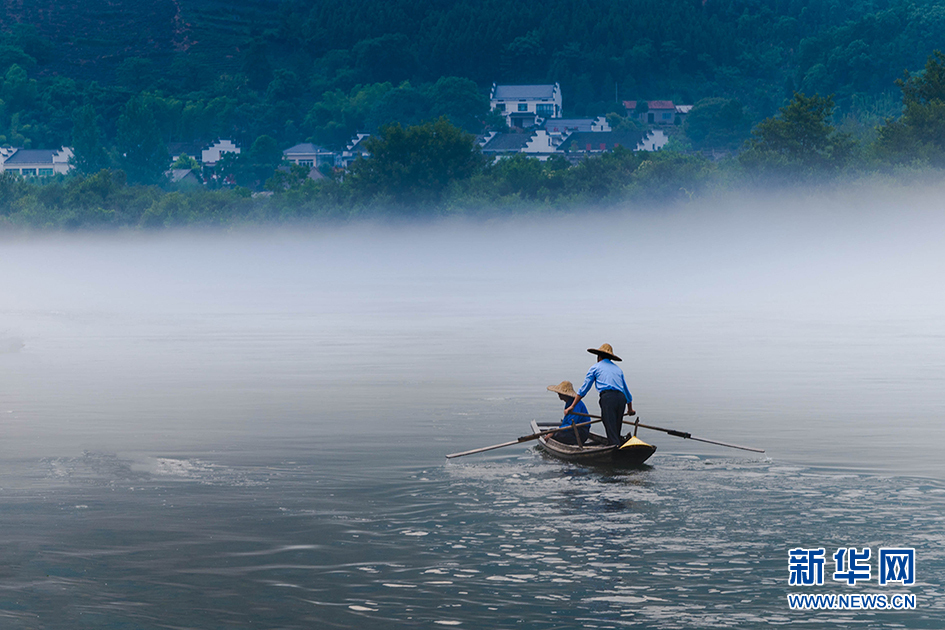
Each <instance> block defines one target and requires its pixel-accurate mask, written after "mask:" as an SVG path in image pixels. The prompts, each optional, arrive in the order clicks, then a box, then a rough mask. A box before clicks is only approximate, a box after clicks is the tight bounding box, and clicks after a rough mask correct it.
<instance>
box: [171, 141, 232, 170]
mask: <svg viewBox="0 0 945 630" xmlns="http://www.w3.org/2000/svg"><path fill="white" fill-rule="evenodd" d="M167 152H168V153H170V155H171V164H173V163H174V162H176V161H177V160H178V159H180V156H182V155H187V156H189V157H192V158H194V159H195V160H197V161H198V162H200V163H201V164H202V165H204V166H210V167H213V166H216V164H217V162H219V161H220V158H222V157H223V155H224V154H225V153H236V154H237V155H239V153H240V147H239V145H238V144H236V143H235V142H233V141H232V140H214V141H213V142H211V143H210V144H207V143H191V142H171V143H169V144H168V145H167Z"/></svg>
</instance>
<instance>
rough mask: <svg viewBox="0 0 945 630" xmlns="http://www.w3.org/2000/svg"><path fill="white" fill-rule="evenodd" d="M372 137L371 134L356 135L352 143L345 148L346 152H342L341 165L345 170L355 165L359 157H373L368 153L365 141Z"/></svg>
mask: <svg viewBox="0 0 945 630" xmlns="http://www.w3.org/2000/svg"><path fill="white" fill-rule="evenodd" d="M370 137H371V134H368V133H359V134H355V136H354V137H353V138H351V141H350V142H349V143H348V146H346V147H345V150H344V151H342V152H341V165H342V166H343V167H344V168H348V167H349V166H351V165H352V164H354V162H355V160H357V159H358V158H359V157H371V154H370V153H368V150H367V149H366V148H365V146H364V141H365V140H367V139H368V138H370Z"/></svg>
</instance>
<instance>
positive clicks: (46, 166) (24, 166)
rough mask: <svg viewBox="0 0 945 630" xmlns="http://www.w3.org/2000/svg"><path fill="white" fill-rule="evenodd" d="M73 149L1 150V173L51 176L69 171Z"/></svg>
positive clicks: (9, 148) (24, 175)
mask: <svg viewBox="0 0 945 630" xmlns="http://www.w3.org/2000/svg"><path fill="white" fill-rule="evenodd" d="M72 157H73V154H72V149H71V148H69V147H61V148H59V149H16V148H11V147H8V148H4V149H2V150H0V173H2V172H7V173H16V174H18V175H22V176H23V177H51V176H53V175H60V174H65V173H68V172H69V171H70V170H72V168H73V166H72V164H70V160H71V159H72Z"/></svg>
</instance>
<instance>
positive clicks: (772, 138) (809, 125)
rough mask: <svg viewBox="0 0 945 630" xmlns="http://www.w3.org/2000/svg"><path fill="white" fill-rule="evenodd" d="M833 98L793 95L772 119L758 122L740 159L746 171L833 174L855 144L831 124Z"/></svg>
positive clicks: (779, 174) (790, 175) (800, 175)
mask: <svg viewBox="0 0 945 630" xmlns="http://www.w3.org/2000/svg"><path fill="white" fill-rule="evenodd" d="M833 110H834V104H833V98H832V97H830V96H820V95H817V94H815V95H813V96H805V95H804V94H801V93H799V92H795V93H794V98H793V99H792V100H791V102H790V103H788V104H787V105H785V106H784V107H782V108H781V109H780V110H779V112H778V114H777V115H776V116H775V117H773V118H766V119H765V120H763V121H761V122H760V123H759V124H758V126H757V127H755V129H754V131H753V132H752V138H751V139H750V140H748V143H747V147H748V148H747V150H746V151H745V152H744V153H742V154H741V155H740V156H739V160H740V161H741V162H742V164H743V165H744V166H745V167H746V168H747V169H749V171H751V172H754V173H757V174H761V175H766V176H775V177H787V178H789V179H796V178H811V177H820V176H826V175H830V174H834V173H836V172H838V171H840V170H841V169H843V168H844V167H845V166H846V165H847V163H848V162H849V160H850V158H851V156H852V152H853V149H854V142H853V140H852V139H851V137H850V136H849V135H848V134H845V133H840V132H839V131H837V129H836V128H835V127H834V126H833V124H832V123H831V119H832V117H833Z"/></svg>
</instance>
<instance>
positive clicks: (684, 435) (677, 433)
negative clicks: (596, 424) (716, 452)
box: [571, 411, 765, 453]
mask: <svg viewBox="0 0 945 630" xmlns="http://www.w3.org/2000/svg"><path fill="white" fill-rule="evenodd" d="M571 413H572V414H573V415H575V416H585V417H587V418H600V416H595V415H594V414H590V413H578V412H576V411H572V412H571ZM624 415H626V414H624ZM623 422H624V423H625V424H632V425H634V426H638V427H643V428H644V429H652V430H654V431H662V432H663V433H668V434H669V435H674V436H676V437H681V438H683V439H686V440H695V441H696V442H705V443H706V444H716V445H718V446H727V447H728V448H738V449H741V450H743V451H751V452H753V453H764V452H765V451H764V449H762V448H752V447H750V446H739V445H738V444H727V443H726V442H716V441H714V440H707V439H705V438H697V437H694V436H693V435H692V434H691V433H687V432H686V431H676V430H675V429H664V428H662V427H654V426H652V425H649V424H643V423H642V422H640V420H639V418H638V419H637V420H635V421H634V422H629V421H627V420H624V421H623Z"/></svg>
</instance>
